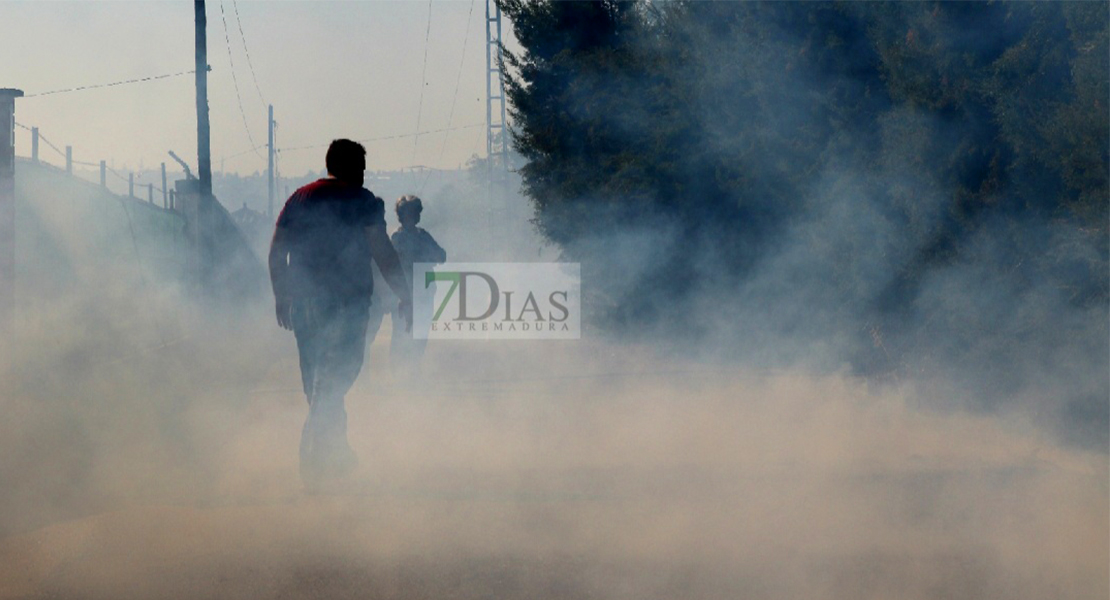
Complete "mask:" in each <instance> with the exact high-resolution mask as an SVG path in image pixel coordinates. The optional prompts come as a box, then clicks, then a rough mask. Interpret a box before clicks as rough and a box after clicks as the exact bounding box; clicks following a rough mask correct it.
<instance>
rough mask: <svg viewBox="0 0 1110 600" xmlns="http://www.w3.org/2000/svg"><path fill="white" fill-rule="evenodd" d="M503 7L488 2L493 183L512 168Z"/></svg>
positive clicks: (489, 139) (488, 115)
mask: <svg viewBox="0 0 1110 600" xmlns="http://www.w3.org/2000/svg"><path fill="white" fill-rule="evenodd" d="M501 58H502V57H501V7H500V6H498V5H497V2H496V0H486V156H487V157H488V159H489V163H490V164H489V168H490V180H491V181H492V180H493V179H494V178H495V176H497V177H496V178H497V179H501V177H500V176H499V174H503V173H504V171H505V170H506V169H507V168H508V165H509V160H508V157H509V149H508V144H507V143H506V142H507V136H506V135H505V74H504V73H503V72H502V71H501Z"/></svg>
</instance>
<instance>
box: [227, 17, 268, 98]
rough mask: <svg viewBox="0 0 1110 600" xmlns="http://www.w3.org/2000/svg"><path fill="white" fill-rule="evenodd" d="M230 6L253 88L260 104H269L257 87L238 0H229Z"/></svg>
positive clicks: (256, 78)
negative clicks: (233, 12)
mask: <svg viewBox="0 0 1110 600" xmlns="http://www.w3.org/2000/svg"><path fill="white" fill-rule="evenodd" d="M231 6H232V8H234V9H235V23H236V25H238V26H239V38H240V39H241V40H243V53H244V54H246V55H247V66H248V67H250V70H251V79H253V80H254V89H255V91H256V92H258V99H259V100H261V101H262V106H269V104H268V103H267V102H266V99H265V98H263V97H262V88H260V87H258V77H257V76H256V75H255V74H254V63H252V62H251V51H250V50H249V49H247V36H246V35H244V34H243V22H242V21H241V20H239V2H237V1H236V0H231Z"/></svg>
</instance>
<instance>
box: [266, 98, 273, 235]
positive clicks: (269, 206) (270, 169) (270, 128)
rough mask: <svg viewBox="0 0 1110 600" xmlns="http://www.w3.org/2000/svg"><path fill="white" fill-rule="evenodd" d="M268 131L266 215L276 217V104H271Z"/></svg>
mask: <svg viewBox="0 0 1110 600" xmlns="http://www.w3.org/2000/svg"><path fill="white" fill-rule="evenodd" d="M266 131H268V132H269V134H268V135H269V141H268V142H266V148H267V149H268V150H267V152H266V154H267V156H268V157H269V165H270V166H269V167H267V169H266V178H267V179H268V180H269V182H270V195H269V200H268V201H267V203H266V215H267V216H268V217H270V218H271V219H272V218H273V217H274V105H273V104H271V105H270V117H269V120H268V121H267V123H266Z"/></svg>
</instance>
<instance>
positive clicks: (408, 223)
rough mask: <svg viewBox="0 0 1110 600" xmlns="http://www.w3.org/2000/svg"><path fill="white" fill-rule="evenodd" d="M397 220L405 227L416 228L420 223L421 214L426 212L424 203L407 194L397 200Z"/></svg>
mask: <svg viewBox="0 0 1110 600" xmlns="http://www.w3.org/2000/svg"><path fill="white" fill-rule="evenodd" d="M396 211H397V220H398V221H400V222H401V225H403V226H405V227H415V226H416V224H417V223H419V222H420V213H421V212H423V211H424V203H423V202H421V201H420V198H418V197H416V196H413V195H412V194H406V195H404V196H401V197H400V198H398V199H397V206H396Z"/></svg>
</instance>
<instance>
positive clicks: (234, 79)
mask: <svg viewBox="0 0 1110 600" xmlns="http://www.w3.org/2000/svg"><path fill="white" fill-rule="evenodd" d="M220 20H221V21H223V24H224V42H225V43H226V44H227V60H228V62H229V63H230V65H231V81H232V82H234V83H235V98H236V99H237V100H238V101H239V116H241V117H243V129H245V130H246V132H247V139H248V140H250V143H251V146H252V147H254V148H255V152H254V153H255V154H258V158H262V154H260V153H259V152H258V145H257V144H255V143H254V136H252V135H251V128H250V126H249V125H247V113H246V111H244V110H243V97H242V96H241V95H240V94H239V78H238V77H236V76H235V59H234V58H233V57H232V55H231V38H230V36H229V35H228V33H227V18H226V17H225V16H224V3H223V0H220Z"/></svg>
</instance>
